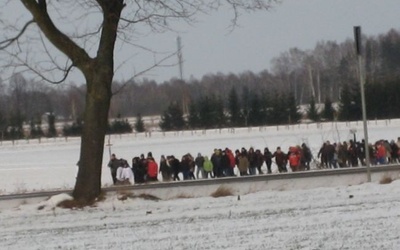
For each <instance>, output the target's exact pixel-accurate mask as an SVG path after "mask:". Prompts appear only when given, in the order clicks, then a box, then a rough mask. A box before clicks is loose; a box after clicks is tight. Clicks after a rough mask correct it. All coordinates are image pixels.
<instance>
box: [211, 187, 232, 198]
mask: <svg viewBox="0 0 400 250" xmlns="http://www.w3.org/2000/svg"><path fill="white" fill-rule="evenodd" d="M232 195H233V192H232V190H231V189H230V188H227V187H224V186H220V187H219V188H218V189H217V190H215V191H214V192H213V193H212V194H211V196H212V197H214V198H218V197H225V196H232Z"/></svg>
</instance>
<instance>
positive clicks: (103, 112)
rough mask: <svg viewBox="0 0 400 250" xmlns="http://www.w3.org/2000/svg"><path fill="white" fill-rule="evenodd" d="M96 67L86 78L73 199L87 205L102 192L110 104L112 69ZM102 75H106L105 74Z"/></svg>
mask: <svg viewBox="0 0 400 250" xmlns="http://www.w3.org/2000/svg"><path fill="white" fill-rule="evenodd" d="M104 68H105V67H104V66H103V67H98V68H97V69H98V70H96V71H93V72H92V73H91V74H92V75H93V77H86V78H87V81H88V82H87V86H88V90H87V94H86V107H85V113H84V126H83V133H82V139H81V151H80V159H79V170H78V176H77V179H76V184H75V188H74V192H73V197H74V199H75V200H76V201H78V202H82V203H90V202H92V201H94V200H95V199H96V198H97V197H98V196H99V195H100V192H101V169H102V164H103V162H102V161H103V153H104V140H105V134H106V129H107V124H108V110H109V107H110V101H111V82H112V77H113V73H112V70H111V71H110V70H104ZM105 72H109V73H108V74H107V73H105Z"/></svg>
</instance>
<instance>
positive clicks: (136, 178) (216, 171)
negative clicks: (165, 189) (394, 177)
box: [108, 137, 400, 185]
mask: <svg viewBox="0 0 400 250" xmlns="http://www.w3.org/2000/svg"><path fill="white" fill-rule="evenodd" d="M369 149H370V150H369V152H370V162H371V164H387V163H400V137H399V138H398V141H397V142H394V141H393V140H392V141H391V142H390V143H389V142H388V141H386V140H379V141H377V142H376V143H375V144H374V145H372V144H371V145H370V147H369ZM317 157H318V159H320V166H319V168H338V167H341V168H342V167H349V166H353V167H355V166H359V165H365V149H364V143H363V141H361V142H354V141H352V140H350V141H349V142H348V143H347V142H343V143H333V144H331V143H330V141H326V142H325V143H324V144H323V145H322V147H321V148H320V150H319V152H318V156H317ZM313 160H316V159H314V157H313V155H312V152H311V150H310V148H309V147H308V146H307V145H306V144H305V143H303V144H302V145H301V146H293V147H289V149H288V151H287V152H284V151H283V150H282V149H281V148H280V147H277V148H276V151H275V152H273V153H272V152H271V151H270V150H269V148H268V147H266V148H264V152H261V150H260V149H254V148H253V147H250V148H249V149H248V150H247V149H246V148H244V147H243V148H241V149H240V150H239V149H237V150H235V151H234V152H233V151H232V150H231V149H229V148H225V149H224V150H222V149H214V151H213V153H212V155H211V157H208V156H203V155H202V154H201V153H198V154H197V156H196V157H193V156H192V155H191V154H190V153H187V154H185V155H183V156H182V157H181V158H180V159H178V158H176V157H175V156H174V155H169V156H164V155H162V156H161V158H160V161H159V163H157V162H156V160H155V159H154V158H153V155H152V153H151V152H149V153H148V154H147V157H145V156H144V154H141V155H140V157H134V158H133V159H132V164H131V166H130V165H129V163H128V161H127V160H125V159H118V158H117V157H116V156H115V154H112V156H111V160H110V162H109V163H108V167H109V168H110V170H111V176H112V179H113V183H114V184H115V185H118V184H133V183H135V184H140V183H145V182H154V181H158V177H159V175H161V177H162V180H163V181H171V180H173V181H180V180H181V177H182V179H183V180H194V179H200V178H221V177H229V176H237V175H239V176H246V175H256V174H264V171H263V167H264V166H266V170H267V171H266V173H267V174H271V173H272V169H271V168H272V163H275V165H276V166H277V170H278V172H279V173H285V172H288V166H289V168H290V171H291V172H297V171H305V170H310V163H311V162H312V161H313Z"/></svg>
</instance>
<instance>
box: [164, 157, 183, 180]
mask: <svg viewBox="0 0 400 250" xmlns="http://www.w3.org/2000/svg"><path fill="white" fill-rule="evenodd" d="M167 159H168V162H169V165H170V167H171V170H172V173H173V174H174V179H173V180H174V181H180V180H181V179H180V178H179V173H180V172H181V163H180V162H179V160H178V159H176V158H175V156H173V155H171V156H169V157H167Z"/></svg>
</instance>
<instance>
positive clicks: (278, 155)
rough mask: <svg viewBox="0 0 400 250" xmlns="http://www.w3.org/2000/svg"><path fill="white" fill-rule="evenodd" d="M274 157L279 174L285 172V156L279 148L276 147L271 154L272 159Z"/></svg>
mask: <svg viewBox="0 0 400 250" xmlns="http://www.w3.org/2000/svg"><path fill="white" fill-rule="evenodd" d="M274 157H275V163H276V165H277V166H278V171H279V173H285V172H287V168H286V164H287V156H286V154H285V153H283V151H282V150H281V147H277V148H276V151H275V152H274V153H273V154H272V158H274Z"/></svg>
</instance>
